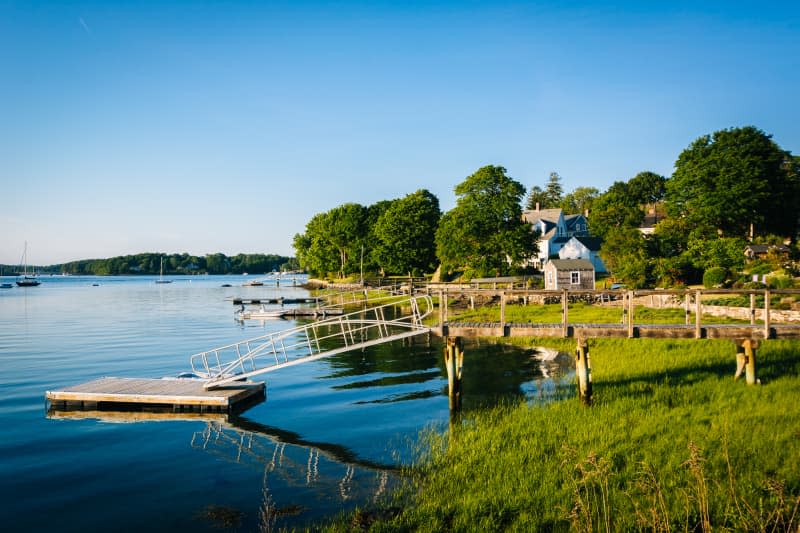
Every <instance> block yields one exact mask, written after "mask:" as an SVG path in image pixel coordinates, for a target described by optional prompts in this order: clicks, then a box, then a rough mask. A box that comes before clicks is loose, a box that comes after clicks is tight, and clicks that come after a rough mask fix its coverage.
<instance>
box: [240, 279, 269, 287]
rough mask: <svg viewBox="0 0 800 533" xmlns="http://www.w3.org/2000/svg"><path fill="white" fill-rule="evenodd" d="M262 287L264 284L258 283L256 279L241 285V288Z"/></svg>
mask: <svg viewBox="0 0 800 533" xmlns="http://www.w3.org/2000/svg"><path fill="white" fill-rule="evenodd" d="M263 285H264V282H263V281H258V280H257V279H254V280H253V281H248V282H245V283H242V287H261V286H263Z"/></svg>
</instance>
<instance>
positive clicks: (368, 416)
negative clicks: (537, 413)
mask: <svg viewBox="0 0 800 533" xmlns="http://www.w3.org/2000/svg"><path fill="white" fill-rule="evenodd" d="M254 277H255V276H252V275H251V276H249V277H248V278H243V277H242V276H230V277H224V276H208V277H200V276H195V277H191V278H188V277H187V278H182V277H174V278H173V279H174V280H175V281H174V282H173V283H172V284H165V285H159V284H155V283H154V278H148V277H136V278H132V277H114V278H91V277H65V278H62V277H53V278H44V279H43V283H42V285H41V286H39V287H33V288H18V287H14V288H13V289H0V365H2V373H0V398H2V399H1V400H0V419H1V420H2V421H3V426H2V427H3V430H2V431H3V435H2V438H0V498H2V506H0V524H3V526H2V527H3V530H4V531H44V530H48V531H49V530H53V531H101V530H111V529H113V530H118V531H141V530H149V531H171V530H194V531H206V530H207V531H219V527H220V526H223V525H233V526H238V529H239V530H241V531H254V530H259V529H261V530H269V527H270V526H271V527H284V526H289V527H291V526H302V525H307V524H311V523H314V522H315V521H319V520H321V519H323V518H325V517H328V516H331V515H334V514H336V513H338V512H339V511H341V510H347V509H352V508H353V507H355V506H357V505H361V506H363V505H366V504H368V503H369V502H372V501H375V500H376V499H378V498H381V497H383V496H385V495H386V494H387V492H388V491H389V490H391V488H392V486H393V485H394V484H395V482H396V481H395V480H396V478H395V475H394V471H395V470H396V468H397V467H398V465H400V464H403V463H405V462H408V461H409V460H410V458H411V451H410V450H411V447H412V444H413V441H414V439H415V438H416V436H417V435H418V433H419V431H420V430H421V429H423V428H425V427H429V426H431V425H434V426H436V425H445V424H446V423H447V421H448V417H449V412H448V400H447V396H446V394H447V374H446V372H445V370H444V366H443V362H442V355H441V354H442V347H441V345H440V344H439V343H438V342H436V341H435V340H433V341H430V342H429V341H427V340H426V339H424V338H422V339H417V340H414V341H411V342H408V341H407V342H406V343H405V344H402V343H394V344H391V345H384V346H379V347H375V348H371V349H368V350H366V351H364V352H361V351H359V352H356V353H350V354H343V355H339V356H335V357H332V358H328V359H323V360H320V361H316V362H312V363H308V364H304V365H298V366H295V367H292V368H287V369H285V370H282V371H280V372H276V373H272V374H269V375H268V376H267V400H266V401H265V402H263V403H260V404H258V405H256V406H254V407H252V408H250V409H249V410H247V411H245V412H244V413H242V414H241V415H239V416H230V417H229V416H223V415H207V416H204V417H199V418H195V419H188V420H180V419H177V420H176V419H174V418H169V415H162V416H157V417H155V418H153V419H149V420H143V421H136V422H132V421H131V417H132V415H131V414H130V413H127V414H125V413H123V414H120V413H109V412H103V413H96V412H95V413H75V412H71V413H68V415H63V414H62V415H58V414H55V415H54V414H48V412H47V409H46V405H45V401H44V393H45V391H47V390H54V389H59V388H61V387H64V386H66V385H72V384H76V383H81V382H85V381H88V380H90V379H94V378H97V377H101V376H130V377H153V378H159V377H163V376H170V375H176V374H178V373H180V372H183V371H186V370H189V355H191V354H193V353H196V352H199V351H202V350H205V349H208V348H212V347H214V346H218V345H222V344H227V343H230V342H235V341H239V340H242V339H245V338H249V337H255V336H258V335H262V334H264V333H267V332H269V331H274V330H279V329H283V328H286V327H291V326H292V325H294V322H292V321H266V322H251V321H248V322H246V323H245V324H244V325H243V324H241V323H238V322H236V321H235V320H234V319H233V312H234V310H235V308H234V306H233V305H232V304H231V302H230V300H229V299H230V298H231V297H233V296H242V297H262V298H263V297H268V296H273V297H277V296H284V297H287V298H291V297H300V296H306V295H307V293H306V291H304V290H303V289H301V288H296V287H286V286H282V287H280V288H276V287H275V286H274V285H273V286H269V285H265V286H263V287H242V286H241V284H242V282H243V281H244V280H246V279H253V278H254ZM3 281H12V280H11V279H8V278H7V279H4V280H3ZM223 283H229V284H231V285H232V287H221V285H222V284H223ZM94 284H98V286H93V285H94ZM465 353H466V358H465V363H464V408H465V409H467V410H468V409H473V408H476V407H477V406H482V405H488V404H492V403H495V402H497V401H498V399H500V398H513V397H520V398H522V397H528V398H532V399H533V398H537V397H542V396H550V395H552V394H554V392H553V391H554V390H555V389H556V385H555V384H554V383H553V381H552V380H547V379H544V378H543V374H542V369H541V368H540V366H539V363H538V362H537V361H536V359H535V358H534V357H533V355H534V353H535V352H534V351H532V350H527V351H526V350H521V349H516V348H511V347H503V346H497V345H489V346H479V345H475V344H467V345H466V346H465ZM548 372H555V373H557V374H558V373H559V368H558V367H551V368H549V369H544V373H545V374H547V373H548ZM139 418H141V417H139Z"/></svg>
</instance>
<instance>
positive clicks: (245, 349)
mask: <svg viewBox="0 0 800 533" xmlns="http://www.w3.org/2000/svg"><path fill="white" fill-rule="evenodd" d="M389 308H391V310H390V309H389ZM398 308H399V313H397V314H396V315H395V316H391V315H392V314H393V313H395V311H396V309H398ZM387 311H389V312H388V313H387ZM432 312H433V300H432V298H431V297H430V296H418V297H409V298H408V299H405V300H401V301H395V302H392V303H389V304H384V305H379V306H376V307H370V308H368V309H363V310H360V311H355V312H353V313H348V314H345V315H340V316H336V317H331V318H327V319H324V320H319V321H316V322H312V323H310V324H306V325H303V326H298V327H294V328H291V329H287V330H283V331H279V332H275V333H269V334H267V335H262V336H260V337H255V338H252V339H247V340H243V341H240V342H236V343H233V344H228V345H226V346H220V347H218V348H213V349H211V350H207V351H204V352H200V353H197V354H194V355H192V356H191V357H190V362H191V365H192V371H193V372H194V373H195V374H197V375H199V376H201V377H203V378H206V379H207V380H208V381H207V382H206V383H205V385H204V386H205V388H206V389H211V388H215V387H220V386H224V385H228V384H230V383H233V382H236V381H241V380H243V379H246V378H249V377H252V376H256V375H258V374H263V373H265V372H271V371H274V370H278V369H280V368H285V367H288V366H293V365H297V364H301V363H305V362H308V361H314V360H317V359H321V358H323V357H329V356H331V355H335V354H339V353H343V352H347V351H351V350H356V349H360V348H366V347H368V346H374V345H377V344H383V343H387V342H391V341H394V340H398V339H403V338H407V337H413V336H416V335H420V334H423V333H427V332H428V331H429V328H428V327H426V326H425V325H424V324H423V320H424V319H425V317H427V316H428V315H430V314H431V313H432ZM387 314H389V315H390V317H391V318H386V315H387Z"/></svg>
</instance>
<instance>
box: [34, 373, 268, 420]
mask: <svg viewBox="0 0 800 533" xmlns="http://www.w3.org/2000/svg"><path fill="white" fill-rule="evenodd" d="M204 383H205V382H204V381H203V380H199V379H181V378H164V379H140V378H114V377H105V378H100V379H96V380H94V381H90V382H88V383H83V384H81V385H75V386H72V387H67V388H64V389H62V390H58V391H47V392H46V393H45V398H46V399H47V400H48V401H49V402H50V405H51V407H52V408H53V409H81V408H83V409H102V408H126V409H131V408H136V407H139V408H144V407H146V408H162V409H163V408H172V409H174V410H188V411H192V410H199V411H216V412H231V411H237V410H239V409H241V408H243V407H244V406H248V407H249V406H251V405H253V404H254V403H257V402H259V401H261V400H263V399H264V394H265V393H264V391H265V386H264V383H258V382H250V381H248V382H242V383H236V384H233V385H231V386H229V387H225V388H217V389H214V390H206V389H205V388H203V384H204Z"/></svg>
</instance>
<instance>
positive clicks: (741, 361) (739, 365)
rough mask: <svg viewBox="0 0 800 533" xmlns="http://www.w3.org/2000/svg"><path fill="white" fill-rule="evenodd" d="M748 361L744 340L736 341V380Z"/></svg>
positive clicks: (734, 377) (734, 376) (734, 378)
mask: <svg viewBox="0 0 800 533" xmlns="http://www.w3.org/2000/svg"><path fill="white" fill-rule="evenodd" d="M746 363H747V359H746V358H745V355H744V341H743V340H742V341H738V342H737V343H736V373H735V374H734V375H733V380H734V381H736V380H737V379H739V378H740V377H741V375H742V372H744V366H745V364H746Z"/></svg>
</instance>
